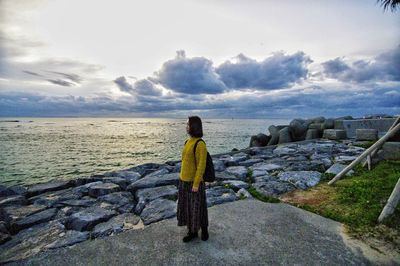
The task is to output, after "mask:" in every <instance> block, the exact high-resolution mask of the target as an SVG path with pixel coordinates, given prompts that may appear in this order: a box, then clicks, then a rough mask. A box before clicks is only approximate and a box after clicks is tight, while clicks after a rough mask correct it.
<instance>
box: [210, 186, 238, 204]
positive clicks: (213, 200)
mask: <svg viewBox="0 0 400 266" xmlns="http://www.w3.org/2000/svg"><path fill="white" fill-rule="evenodd" d="M206 197H207V206H208V207H211V206H213V205H217V204H222V203H225V202H231V201H235V200H238V199H239V198H238V197H237V196H236V194H235V192H234V191H233V190H232V189H229V188H224V187H213V188H210V189H207V190H206Z"/></svg>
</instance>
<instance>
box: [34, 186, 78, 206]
mask: <svg viewBox="0 0 400 266" xmlns="http://www.w3.org/2000/svg"><path fill="white" fill-rule="evenodd" d="M82 196H83V193H82V192H80V191H79V190H75V188H67V189H63V190H59V191H50V192H46V193H43V194H39V195H37V196H34V197H31V198H29V202H31V203H34V204H39V205H46V206H47V207H58V206H59V203H60V202H61V201H66V200H78V199H80V198H82Z"/></svg>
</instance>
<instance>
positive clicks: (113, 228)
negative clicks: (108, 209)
mask: <svg viewBox="0 0 400 266" xmlns="http://www.w3.org/2000/svg"><path fill="white" fill-rule="evenodd" d="M140 223H141V220H140V217H139V216H137V215H135V214H133V213H124V214H120V215H117V216H114V217H113V218H111V219H110V220H109V221H107V222H105V223H99V224H98V225H96V226H95V227H94V229H93V231H92V233H91V238H98V237H105V236H108V235H111V234H117V233H120V232H122V231H125V230H128V229H135V228H137V229H138V228H140Z"/></svg>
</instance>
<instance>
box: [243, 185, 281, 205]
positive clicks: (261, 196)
mask: <svg viewBox="0 0 400 266" xmlns="http://www.w3.org/2000/svg"><path fill="white" fill-rule="evenodd" d="M247 191H249V193H250V194H251V195H252V196H253V197H254V198H256V199H258V200H261V201H264V202H269V203H279V202H280V200H279V199H277V198H274V197H271V196H266V195H264V194H261V193H260V192H258V191H257V190H256V189H255V187H253V186H250V187H249V189H247Z"/></svg>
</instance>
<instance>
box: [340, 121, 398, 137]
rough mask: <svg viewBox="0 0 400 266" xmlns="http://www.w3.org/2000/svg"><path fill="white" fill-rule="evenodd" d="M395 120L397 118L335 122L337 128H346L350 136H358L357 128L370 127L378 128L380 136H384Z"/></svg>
mask: <svg viewBox="0 0 400 266" xmlns="http://www.w3.org/2000/svg"><path fill="white" fill-rule="evenodd" d="M395 120H396V118H381V119H356V120H341V122H339V123H336V124H335V128H342V129H344V130H346V133H347V137H348V138H354V137H355V136H356V129H370V128H371V129H376V130H378V134H379V136H382V135H384V133H386V132H387V131H388V130H389V128H390V127H391V126H392V124H393V123H394V121H395ZM339 124H341V125H339Z"/></svg>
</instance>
